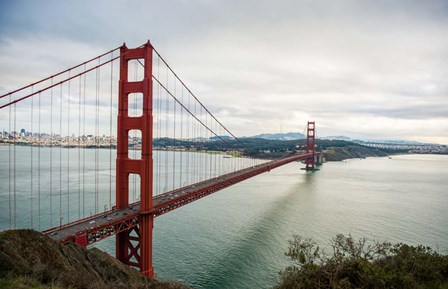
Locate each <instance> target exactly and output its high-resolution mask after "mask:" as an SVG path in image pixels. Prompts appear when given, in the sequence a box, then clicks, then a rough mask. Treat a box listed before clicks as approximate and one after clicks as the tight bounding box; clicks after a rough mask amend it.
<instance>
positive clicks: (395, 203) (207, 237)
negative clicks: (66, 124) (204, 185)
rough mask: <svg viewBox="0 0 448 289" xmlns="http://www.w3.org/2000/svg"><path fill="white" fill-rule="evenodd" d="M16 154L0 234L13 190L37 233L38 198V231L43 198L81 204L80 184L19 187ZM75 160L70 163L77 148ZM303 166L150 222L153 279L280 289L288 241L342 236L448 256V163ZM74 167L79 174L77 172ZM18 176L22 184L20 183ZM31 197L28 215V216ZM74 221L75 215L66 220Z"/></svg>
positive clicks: (107, 173) (106, 167)
mask: <svg viewBox="0 0 448 289" xmlns="http://www.w3.org/2000/svg"><path fill="white" fill-rule="evenodd" d="M16 149H17V150H18V151H17V152H16V160H17V161H16V164H15V165H16V168H15V174H16V175H17V176H18V177H17V178H16V182H17V183H16V184H12V183H11V181H10V180H11V178H10V176H11V174H12V173H11V164H10V161H9V153H8V150H9V148H8V147H7V146H3V147H0V161H1V164H2V165H1V166H0V181H1V183H0V229H1V230H4V229H8V228H9V224H10V223H11V222H12V223H14V220H11V219H10V216H9V206H10V204H11V200H12V201H14V198H11V193H10V192H11V186H12V185H15V186H16V188H17V196H16V210H18V211H20V215H22V217H18V218H17V220H16V227H18V228H20V227H30V224H29V218H30V216H31V215H34V216H36V217H35V218H34V225H33V226H34V227H35V228H36V229H37V222H38V220H37V218H38V217H37V213H36V211H37V209H36V208H37V204H36V202H37V200H36V199H35V198H36V194H37V193H39V194H41V196H42V197H41V202H42V204H41V208H40V210H41V211H43V212H47V215H45V214H44V213H43V212H41V214H42V215H45V217H42V220H41V223H42V224H41V226H42V227H46V226H49V225H50V224H49V217H48V212H49V211H50V210H49V207H48V200H49V198H50V199H52V200H53V199H54V202H53V203H54V204H53V205H54V207H55V208H56V207H57V205H58V204H59V201H61V203H63V204H65V203H66V199H64V198H62V197H61V196H60V195H59V194H61V193H60V192H59V191H63V190H65V188H66V187H67V182H68V183H70V182H73V183H72V184H71V185H70V186H73V189H72V192H71V193H72V194H74V195H73V196H72V202H74V203H75V204H77V203H76V200H77V195H76V191H77V189H76V186H77V184H78V185H80V181H79V180H78V181H76V179H73V180H70V179H68V180H65V179H66V178H65V177H63V178H62V179H63V180H61V181H59V179H58V181H57V183H55V184H52V187H53V186H54V188H52V190H51V191H53V190H54V194H55V196H48V194H49V191H50V190H49V185H50V183H49V182H48V181H41V182H40V183H39V185H38V188H39V190H38V191H37V189H36V186H37V183H35V182H37V181H36V178H37V173H35V175H33V183H35V184H36V185H35V186H33V190H34V195H33V197H31V196H30V193H29V191H28V190H27V187H26V186H24V187H23V188H21V187H20V185H21V183H22V184H23V183H26V182H28V181H30V180H29V167H30V163H29V161H28V163H27V161H26V160H27V159H29V153H28V152H29V150H30V148H20V147H17V148H16ZM86 151H87V152H86V154H87V160H92V159H93V156H92V155H89V154H93V153H94V150H86ZM40 153H42V155H41V158H42V159H45V158H46V157H48V155H47V156H46V155H45V154H46V152H45V150H44V148H42V151H41V152H40ZM55 153H57V154H59V153H60V152H59V151H55ZM62 153H63V154H64V153H65V151H64V150H62ZM72 153H73V154H74V156H73V158H74V159H75V161H72V165H73V163H74V162H76V150H72ZM96 153H98V151H97V152H96ZM164 153H165V152H163V153H159V156H158V157H159V158H160V161H161V160H162V159H165V158H166V156H163V154H164ZM166 153H168V152H166ZM69 154H70V153H69ZM78 154H79V152H78ZM113 154H114V152H113ZM183 154H191V153H183ZM22 155H23V160H22V161H21V160H20V158H22ZM110 155H111V152H110V151H109V150H99V156H98V159H99V160H101V159H102V158H104V159H107V157H108V156H110ZM201 155H203V157H205V158H210V157H211V156H207V154H201ZM78 156H79V155H78ZM161 156H162V157H161ZM34 157H36V152H35V155H34ZM54 158H55V159H57V158H58V156H57V155H55V156H54ZM78 158H79V157H78ZM215 160H216V157H215ZM221 161H222V162H223V161H224V160H221ZM222 162H221V163H220V165H221V166H223V163H222ZM102 163H104V162H102ZM21 165H23V168H22V169H21ZM36 166H37V165H36V164H35V168H36ZM155 166H157V165H155ZM92 167H94V164H92V166H91V168H92ZM301 167H303V164H301V163H299V162H297V163H291V164H288V165H285V166H283V167H280V168H277V169H275V170H272V171H271V172H269V173H265V174H262V175H259V176H257V177H254V178H252V179H249V180H246V181H244V182H242V183H239V184H237V185H234V186H232V187H229V188H226V189H224V190H222V191H219V192H217V193H215V194H213V195H210V196H208V197H206V198H204V199H201V200H199V201H196V202H194V203H191V204H189V205H187V206H184V207H182V208H179V209H177V210H175V211H173V212H170V213H168V214H166V215H163V216H160V217H158V218H156V220H155V222H154V223H155V227H154V257H153V258H154V267H155V271H156V274H157V277H158V278H159V279H172V280H178V281H181V282H184V283H186V284H188V285H191V286H193V287H195V288H219V289H224V288H236V289H238V288H270V287H272V286H273V284H275V282H276V278H277V276H278V275H277V272H278V271H280V270H282V269H284V268H285V267H286V266H287V265H289V264H290V261H289V260H288V259H287V258H286V257H285V256H284V252H285V251H286V250H287V248H288V239H291V238H292V236H293V235H294V234H295V235H301V236H303V237H305V238H312V239H314V240H315V241H316V242H317V243H318V244H319V245H321V247H323V248H328V247H329V243H330V239H331V238H332V237H334V236H335V235H336V234H338V233H343V234H346V235H348V234H352V236H353V237H355V238H360V237H366V238H369V239H376V240H379V241H389V242H393V243H397V242H405V243H408V244H413V245H416V244H424V245H427V246H431V247H432V248H434V249H436V250H437V251H439V252H441V253H445V254H447V253H448V225H447V224H448V156H443V155H400V156H392V157H391V158H388V157H384V158H367V159H353V160H347V161H343V162H331V163H325V164H324V165H323V166H321V167H320V170H319V171H316V172H314V173H306V172H304V171H303V170H300V168H301ZM21 170H23V171H26V173H23V172H21ZM59 170H60V171H61V173H62V171H65V170H66V168H65V167H63V168H55V170H54V172H53V170H52V173H53V174H59V173H60V172H59ZM72 170H74V173H73V174H75V175H76V173H77V169H72ZM164 170H165V171H166V169H164ZM205 171H207V170H205ZM39 174H42V175H45V176H46V177H49V172H48V170H43V169H42V171H41V172H40V171H39ZM112 174H113V172H112V171H111V170H110V164H109V163H105V164H103V165H101V172H100V173H99V174H98V175H97V179H98V180H99V181H100V183H101V180H102V179H103V180H104V183H103V184H98V186H100V187H99V188H97V189H99V190H103V191H108V190H109V191H110V190H112V188H111V180H112V177H113V180H114V176H112V177H111V175H112ZM19 176H22V178H25V179H26V180H25V181H20V180H19ZM90 177H92V175H91V174H90ZM55 178H56V175H55ZM43 180H46V179H45V178H43ZM113 180H112V182H113ZM155 182H157V181H156V180H155ZM51 183H52V182H51ZM59 183H60V184H59ZM159 183H160V184H162V183H163V182H161V181H160V180H159ZM59 187H61V188H64V189H61V188H59ZM87 190H95V188H94V187H88V188H87ZM65 195H67V192H64V196H65ZM45 198H46V201H44V199H45ZM112 198H113V197H112ZM108 199H109V197H108V196H107V194H106V196H101V197H99V200H98V203H99V204H101V206H100V208H102V206H103V203H104V204H106V205H105V206H109V205H108V202H109V203H111V202H113V200H108ZM32 200H33V201H34V205H33V208H34V209H33V212H30V210H31V209H30V208H31V207H30V202H31V201H32ZM89 204H91V202H89ZM63 206H64V205H63ZM76 206H77V205H76ZM76 206H75V207H76ZM52 210H55V212H54V217H52V218H51V219H52V220H51V222H52V223H53V225H55V224H57V223H58V222H60V220H59V213H58V212H57V211H58V210H59V209H52ZM87 210H88V211H89V210H95V208H92V207H90V208H88V209H87ZM65 214H66V212H62V215H65ZM84 214H88V212H87V213H86V212H84ZM76 215H77V212H76V210H74V211H73V212H72V213H71V215H69V216H68V217H67V218H76ZM114 244H115V243H114V239H113V238H109V239H106V240H104V241H102V242H100V243H97V244H95V246H97V247H99V248H101V249H102V250H105V251H107V252H109V253H110V254H111V255H114V251H115V249H114Z"/></svg>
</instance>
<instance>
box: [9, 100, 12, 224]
mask: <svg viewBox="0 0 448 289" xmlns="http://www.w3.org/2000/svg"><path fill="white" fill-rule="evenodd" d="M9 102H11V94H10V95H9ZM8 110H9V129H8V152H9V154H8V181H9V182H8V190H9V195H8V196H9V198H8V202H9V229H10V230H11V229H12V177H11V167H12V165H11V158H12V154H11V119H12V117H11V106H9V109H8Z"/></svg>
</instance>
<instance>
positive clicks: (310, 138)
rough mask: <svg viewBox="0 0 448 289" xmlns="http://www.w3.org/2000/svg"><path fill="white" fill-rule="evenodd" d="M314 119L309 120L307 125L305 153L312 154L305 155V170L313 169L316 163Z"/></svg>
mask: <svg viewBox="0 0 448 289" xmlns="http://www.w3.org/2000/svg"><path fill="white" fill-rule="evenodd" d="M314 125H315V123H314V121H309V122H308V125H307V133H306V153H307V154H310V153H312V156H310V157H307V158H306V160H305V165H306V167H305V170H306V171H307V172H308V171H314V170H315V165H316V135H315V130H314V128H315V127H314Z"/></svg>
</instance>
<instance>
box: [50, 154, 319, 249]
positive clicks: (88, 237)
mask: <svg viewBox="0 0 448 289" xmlns="http://www.w3.org/2000/svg"><path fill="white" fill-rule="evenodd" d="M316 154H318V153H316ZM312 155H313V154H312V153H309V154H307V153H298V154H295V155H292V156H287V157H284V158H281V159H277V160H273V161H270V162H266V163H263V164H259V165H256V166H252V167H248V168H245V169H242V170H238V171H235V172H232V173H229V174H225V175H221V176H219V177H216V178H212V179H209V180H205V181H202V182H199V183H195V184H192V185H188V186H185V187H183V188H180V189H176V190H173V191H170V192H166V193H163V194H160V195H157V196H155V197H153V209H152V210H151V211H150V212H140V202H135V203H132V204H130V205H129V207H127V208H122V209H114V210H110V211H105V212H103V213H100V214H97V215H95V216H91V217H88V218H84V219H81V220H77V221H74V222H71V223H68V224H64V225H62V226H58V227H55V228H52V229H48V230H46V231H44V232H43V233H44V234H46V235H48V236H50V237H51V238H52V239H54V240H56V241H58V242H61V243H70V242H76V243H78V244H80V245H83V246H87V245H90V244H92V243H95V242H97V241H100V240H102V239H104V238H107V237H109V236H111V235H115V234H117V233H119V232H122V231H124V230H127V229H130V228H132V227H134V226H136V225H138V223H139V218H140V215H141V214H152V215H153V216H154V217H158V216H160V215H163V214H165V213H167V212H170V211H172V210H174V209H176V208H179V207H181V206H184V205H186V204H188V203H191V202H193V201H196V200H198V199H200V198H203V197H205V196H208V195H210V194H212V193H214V192H217V191H219V190H222V189H224V188H226V187H229V186H231V185H234V184H236V183H239V182H241V181H244V180H246V179H249V178H251V177H254V176H256V175H258V174H261V173H264V172H268V171H270V170H271V169H275V168H277V167H279V166H282V165H285V164H287V163H290V162H294V161H299V160H304V159H306V158H307V157H310V156H312Z"/></svg>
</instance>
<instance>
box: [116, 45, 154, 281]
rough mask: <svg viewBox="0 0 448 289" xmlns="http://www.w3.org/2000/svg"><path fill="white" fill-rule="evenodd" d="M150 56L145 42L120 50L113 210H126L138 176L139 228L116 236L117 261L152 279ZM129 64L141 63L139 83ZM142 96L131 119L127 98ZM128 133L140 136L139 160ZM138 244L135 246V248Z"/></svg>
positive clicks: (149, 47) (126, 230) (150, 52)
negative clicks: (136, 132)
mask: <svg viewBox="0 0 448 289" xmlns="http://www.w3.org/2000/svg"><path fill="white" fill-rule="evenodd" d="M152 53H153V48H152V46H151V44H150V43H149V42H148V43H146V44H145V45H144V46H143V47H139V48H134V49H129V48H127V47H126V45H123V46H122V47H121V49H120V82H119V92H118V125H117V126H118V137H117V173H116V176H117V182H116V208H117V209H124V208H127V207H128V206H129V175H130V174H138V175H139V176H140V200H141V202H140V213H141V214H140V216H139V222H138V227H137V226H134V227H130V228H127V229H125V230H123V231H120V232H118V233H117V238H116V257H117V259H118V260H120V261H121V262H123V263H125V264H128V265H130V266H135V267H138V268H139V269H140V271H141V272H142V273H143V275H145V276H147V277H149V278H154V277H155V276H154V268H153V266H152V231H153V216H152V215H150V214H147V213H146V212H149V211H151V209H152V196H153V192H152V185H153V160H152V126H153V119H152V109H153V107H152V99H153V97H152ZM129 60H142V61H143V63H144V76H143V80H142V81H135V82H130V81H129V80H128V62H129ZM131 93H141V94H142V98H143V111H142V115H141V116H139V117H130V116H129V113H128V97H129V94H131ZM130 130H140V131H141V136H142V154H141V159H139V160H135V159H129V155H128V153H129V150H128V135H129V131H130ZM136 244H137V245H136Z"/></svg>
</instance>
